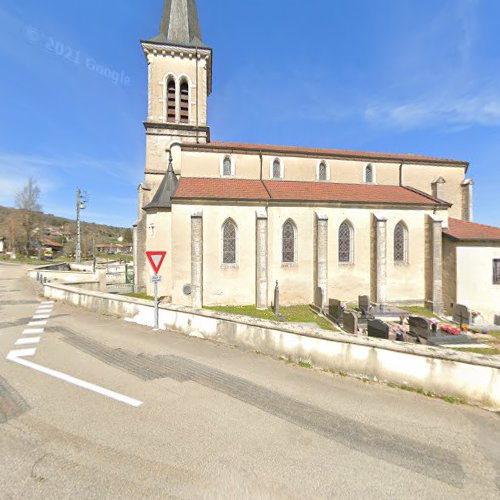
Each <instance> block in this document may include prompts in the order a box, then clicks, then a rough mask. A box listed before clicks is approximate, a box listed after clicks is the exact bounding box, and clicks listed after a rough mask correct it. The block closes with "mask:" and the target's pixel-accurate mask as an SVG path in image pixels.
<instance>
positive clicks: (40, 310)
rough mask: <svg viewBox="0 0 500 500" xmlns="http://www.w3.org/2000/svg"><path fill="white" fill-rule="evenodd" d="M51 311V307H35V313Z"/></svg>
mask: <svg viewBox="0 0 500 500" xmlns="http://www.w3.org/2000/svg"><path fill="white" fill-rule="evenodd" d="M51 312H52V308H50V309H48V308H46V307H44V308H42V307H40V308H39V309H37V311H36V313H35V314H44V313H49V314H50V313H51Z"/></svg>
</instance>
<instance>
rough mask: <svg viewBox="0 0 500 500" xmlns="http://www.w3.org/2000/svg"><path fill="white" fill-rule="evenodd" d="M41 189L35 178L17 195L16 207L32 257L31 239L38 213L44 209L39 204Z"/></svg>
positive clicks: (27, 248) (27, 250) (28, 252)
mask: <svg viewBox="0 0 500 500" xmlns="http://www.w3.org/2000/svg"><path fill="white" fill-rule="evenodd" d="M39 198H40V188H39V187H38V185H37V183H36V180H35V179H33V177H30V178H29V179H28V183H27V184H26V186H24V188H23V190H22V191H20V192H19V193H17V195H16V206H17V208H19V209H20V210H21V225H22V227H23V229H24V233H25V235H26V254H27V255H28V256H29V255H30V249H31V238H32V236H33V232H34V230H35V224H36V219H37V214H38V212H41V210H42V207H41V205H40V203H39Z"/></svg>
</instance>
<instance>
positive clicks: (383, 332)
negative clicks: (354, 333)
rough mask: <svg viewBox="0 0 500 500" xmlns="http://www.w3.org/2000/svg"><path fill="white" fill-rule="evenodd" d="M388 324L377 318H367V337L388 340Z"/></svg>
mask: <svg viewBox="0 0 500 500" xmlns="http://www.w3.org/2000/svg"><path fill="white" fill-rule="evenodd" d="M389 330H390V328H389V325H388V324H387V323H384V322H383V321H381V320H379V319H370V320H368V337H375V338H377V339H385V340H389Z"/></svg>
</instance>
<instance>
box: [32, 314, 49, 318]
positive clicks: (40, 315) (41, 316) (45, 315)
mask: <svg viewBox="0 0 500 500" xmlns="http://www.w3.org/2000/svg"><path fill="white" fill-rule="evenodd" d="M49 318H50V314H35V316H33V319H49Z"/></svg>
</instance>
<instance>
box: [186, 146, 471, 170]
mask: <svg viewBox="0 0 500 500" xmlns="http://www.w3.org/2000/svg"><path fill="white" fill-rule="evenodd" d="M185 146H186V147H188V148H189V147H194V148H200V149H202V148H203V147H208V148H210V147H212V148H224V147H226V148H233V149H238V148H239V149H252V150H256V151H260V150H269V151H273V152H275V151H280V152H296V153H300V152H303V153H312V152H316V153H318V154H325V155H326V154H328V153H329V154H331V155H338V156H353V157H363V158H366V159H371V158H377V159H400V160H409V161H412V160H413V161H432V162H436V163H448V164H460V165H466V166H467V167H468V166H469V162H467V161H464V160H454V159H451V158H439V157H435V156H429V155H423V154H413V153H384V152H376V151H359V150H349V149H334V148H324V147H308V146H286V145H273V144H250V143H241V142H223V141H219V142H218V141H213V142H209V143H206V144H189V145H188V144H186V145H185Z"/></svg>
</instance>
